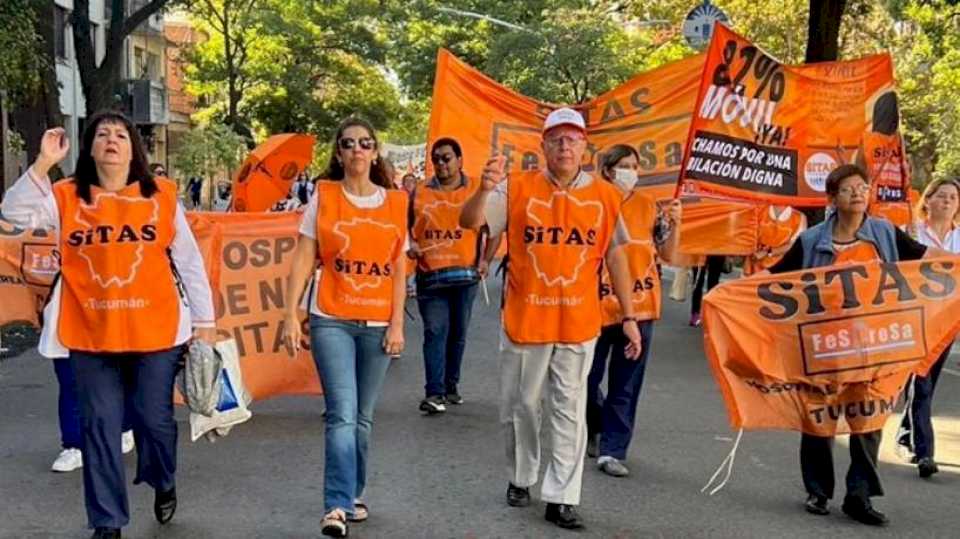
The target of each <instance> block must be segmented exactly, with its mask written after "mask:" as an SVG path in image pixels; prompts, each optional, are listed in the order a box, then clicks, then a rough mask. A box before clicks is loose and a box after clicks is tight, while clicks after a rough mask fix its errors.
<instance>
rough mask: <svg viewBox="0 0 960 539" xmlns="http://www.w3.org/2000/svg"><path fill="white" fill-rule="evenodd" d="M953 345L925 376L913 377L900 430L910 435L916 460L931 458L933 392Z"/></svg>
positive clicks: (948, 347)
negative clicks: (910, 398)
mask: <svg viewBox="0 0 960 539" xmlns="http://www.w3.org/2000/svg"><path fill="white" fill-rule="evenodd" d="M952 348H953V343H950V345H949V346H947V348H946V349H945V350H944V351H943V353H942V354H941V355H940V358H939V359H937V362H936V363H934V364H933V366H932V367H930V372H928V373H927V375H926V376H914V377H913V381H912V382H911V383H912V384H913V400H912V401H911V402H910V409H909V410H907V411H906V413H904V414H903V420H902V421H901V423H900V428H901V429H903V430H906V431H907V432H908V433H910V438H909V440H910V446H911V447H912V448H913V454H914V455H916V456H917V458H920V459H922V458H927V457H929V458H933V447H934V444H933V392H934V391H935V390H936V389H937V380H939V379H940V371H942V370H943V364H944V363H946V362H947V358H948V357H950V350H951V349H952Z"/></svg>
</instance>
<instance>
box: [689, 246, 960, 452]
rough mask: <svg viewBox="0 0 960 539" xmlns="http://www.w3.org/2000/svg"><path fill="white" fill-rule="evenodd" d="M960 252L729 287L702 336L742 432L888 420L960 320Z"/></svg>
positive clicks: (856, 428) (849, 427)
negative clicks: (906, 389)
mask: <svg viewBox="0 0 960 539" xmlns="http://www.w3.org/2000/svg"><path fill="white" fill-rule="evenodd" d="M958 279H960V258H944V259H937V260H923V261H912V262H900V263H896V264H889V263H880V262H871V263H866V264H846V265H840V266H831V267H826V268H817V269H811V270H803V271H798V272H793V273H785V274H780V275H767V276H758V277H751V278H746V279H739V280H736V281H731V282H727V283H724V284H721V285H720V286H718V287H717V288H715V289H714V290H713V291H711V292H710V293H709V294H707V295H706V297H704V311H703V321H704V328H705V330H704V341H705V345H706V352H707V357H708V359H709V362H710V367H711V369H712V371H713V375H714V378H715V379H716V381H717V384H718V385H719V386H720V391H721V393H722V394H723V398H724V402H725V404H726V407H727V414H728V416H729V419H730V423H731V425H732V426H733V428H734V429H740V428H744V429H779V430H795V431H802V432H805V433H808V434H813V435H817V436H833V435H835V434H844V433H850V432H855V433H858V432H869V431H873V430H877V429H880V428H882V427H883V423H884V421H885V420H886V418H887V416H888V415H890V413H891V412H892V411H893V407H894V405H895V404H896V402H897V398H898V396H899V395H900V392H901V390H902V389H903V386H904V384H905V383H906V381H907V377H908V376H909V375H910V373H918V374H925V373H926V372H927V371H928V370H929V368H930V366H931V365H932V364H933V362H935V361H936V359H937V358H938V357H939V356H940V354H941V353H942V352H943V350H944V349H945V348H946V346H947V345H948V344H949V343H950V342H952V340H953V338H954V336H955V334H956V332H957V330H960V319H958V317H957V316H956V313H957V312H958V310H960V290H958V286H957V284H958Z"/></svg>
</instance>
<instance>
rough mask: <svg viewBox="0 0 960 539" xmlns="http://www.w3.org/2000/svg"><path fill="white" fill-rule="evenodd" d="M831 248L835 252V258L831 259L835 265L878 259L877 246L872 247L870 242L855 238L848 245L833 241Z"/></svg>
mask: <svg viewBox="0 0 960 539" xmlns="http://www.w3.org/2000/svg"><path fill="white" fill-rule="evenodd" d="M833 250H834V251H835V252H836V255H835V258H834V259H833V263H834V264H835V265H839V264H855V263H862V262H872V261H874V260H880V254H879V253H877V248H876V247H874V245H873V244H872V243H869V242H866V241H863V240H857V241H855V242H853V243H851V244H848V245H838V244H836V243H834V244H833Z"/></svg>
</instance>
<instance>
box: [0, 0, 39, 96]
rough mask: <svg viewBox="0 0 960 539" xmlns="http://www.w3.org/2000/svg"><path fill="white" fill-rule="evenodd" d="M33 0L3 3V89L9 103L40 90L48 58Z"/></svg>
mask: <svg viewBox="0 0 960 539" xmlns="http://www.w3.org/2000/svg"><path fill="white" fill-rule="evenodd" d="M30 3H31V2H30V0H7V1H5V2H2V3H0V50H2V51H3V54H2V55H0V92H3V93H4V94H5V96H6V100H7V104H13V103H22V102H25V101H26V100H28V99H29V97H31V96H33V95H34V94H35V93H36V92H38V91H39V89H40V84H41V82H42V74H43V70H44V69H46V68H47V67H48V64H49V62H48V60H47V58H46V57H45V56H44V54H43V48H42V40H41V38H40V35H39V34H38V33H37V29H36V23H37V13H36V11H34V10H33V9H32V7H31V5H30Z"/></svg>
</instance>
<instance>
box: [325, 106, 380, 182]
mask: <svg viewBox="0 0 960 539" xmlns="http://www.w3.org/2000/svg"><path fill="white" fill-rule="evenodd" d="M351 127H362V128H364V129H365V130H366V131H367V133H368V134H369V135H370V138H372V139H373V142H374V143H375V144H376V147H375V148H374V150H375V151H378V152H379V151H380V141H379V140H378V139H377V132H376V130H375V129H374V128H373V124H371V123H370V122H368V121H367V120H364V119H363V118H359V117H357V116H350V117H349V118H347V119H346V120H344V121H342V122H340V125H339V126H338V127H337V133H336V135H334V137H333V145H332V148H331V152H330V163H329V164H328V165H327V170H326V171H324V173H323V174H321V175H320V177H322V178H324V179H327V180H334V181H339V180H342V179H343V177H344V176H345V172H344V170H343V164H342V163H340V161H339V160H338V159H337V150H338V149H339V147H338V145H339V144H340V137H342V136H343V132H344V131H346V130H347V129H348V128H351ZM392 169H393V166H392V165H391V164H390V163H388V162H387V160H386V159H385V158H383V157H380V156H379V154H378V155H377V156H376V157H374V162H373V163H372V164H371V165H370V181H372V182H373V183H374V184H376V185H379V186H380V187H383V188H384V189H394V188H395V186H394V185H393V172H392Z"/></svg>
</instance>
